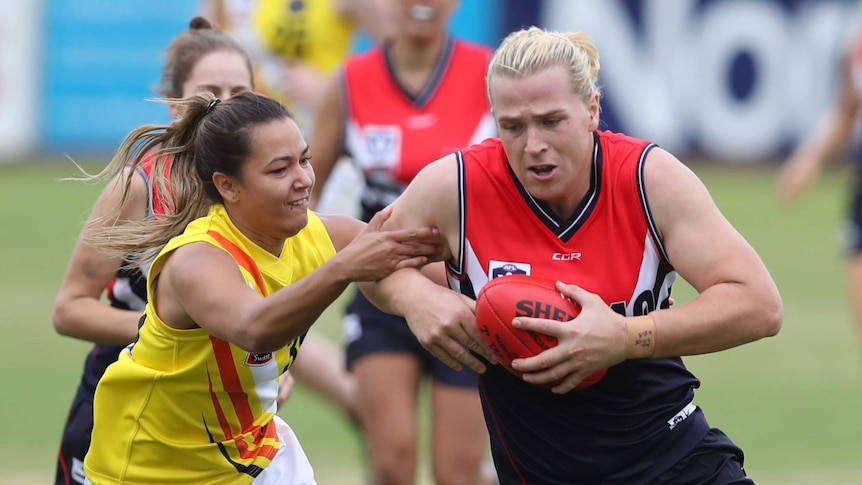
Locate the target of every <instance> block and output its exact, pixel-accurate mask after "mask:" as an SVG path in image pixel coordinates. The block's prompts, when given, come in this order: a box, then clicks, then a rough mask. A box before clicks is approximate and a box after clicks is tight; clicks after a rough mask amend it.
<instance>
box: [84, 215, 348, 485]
mask: <svg viewBox="0 0 862 485" xmlns="http://www.w3.org/2000/svg"><path fill="white" fill-rule="evenodd" d="M201 241H203V242H206V243H209V244H212V245H214V246H217V247H220V248H222V249H224V250H225V251H227V252H228V253H230V254H231V255H232V256H233V257H234V259H235V260H236V262H237V265H238V266H239V268H240V271H241V272H242V275H243V277H244V278H245V281H246V282H247V284H248V286H249V287H251V288H253V289H255V290H256V291H258V292H259V293H260V294H262V295H264V296H266V295H269V294H271V293H273V292H275V291H277V290H279V289H280V288H283V287H285V286H287V285H289V284H291V283H293V282H295V281H298V280H299V279H301V278H303V277H304V276H306V275H308V274H309V273H311V272H312V271H313V270H315V269H316V268H318V267H319V266H320V265H322V264H323V263H324V262H325V261H326V260H327V259H329V258H331V257H332V256H333V255H334V254H335V248H334V247H333V245H332V241H331V240H330V238H329V235H328V233H327V232H326V229H325V228H324V226H323V223H322V222H321V221H320V219H319V218H318V217H317V216H316V215H314V214H313V213H312V212H309V213H308V226H306V227H305V228H304V229H303V230H302V231H300V232H299V234H297V235H296V236H294V237H292V238H290V239H288V240H287V241H286V242H285V246H284V250H283V251H282V254H281V256H279V257H276V256H274V255H272V254H270V253H268V252H266V251H265V250H263V249H261V248H260V247H258V246H257V245H255V244H254V243H252V242H251V241H250V240H249V239H248V238H246V237H245V236H244V235H243V234H242V233H241V232H240V231H239V230H238V229H237V228H236V227H235V226H234V225H233V223H232V222H231V221H230V218H229V217H228V215H227V212H226V211H225V209H224V206H222V205H220V204H217V205H216V206H214V207H213V208H212V210H211V211H210V213H209V215H208V216H206V217H203V218H200V219H197V220H196V221H194V222H192V223H191V224H189V226H188V227H187V228H186V231H185V232H184V233H183V234H182V235H180V236H178V237H176V238H174V239H172V240H171V241H170V242H169V243H168V244H167V245H166V246H165V248H164V249H163V250H162V251H161V252H160V253H159V255H158V256H157V257H156V259H155V260H154V262H153V265H152V267H151V269H150V273H149V275H148V278H147V293H148V297H149V301H153V299H152V296H153V295H152V291H153V288H152V284H153V278H156V277H157V276H158V274H159V272H160V271H161V269H162V267H163V266H164V263H165V260H166V259H167V256H168V255H169V254H170V253H171V252H172V251H174V250H175V249H177V248H178V247H180V246H183V245H185V244H190V243H194V242H201ZM303 338H304V336H303V337H300V338H297V339H295V340H294V341H293V342H291V343H290V344H289V345H287V346H286V347H284V348H282V349H280V350H278V351H276V352H273V353H249V352H246V351H245V350H243V349H241V348H239V347H237V346H236V345H233V344H231V343H230V342H227V341H225V340H221V339H219V338H216V337H214V336H212V335H210V334H209V333H207V332H206V330H204V329H201V328H197V329H191V330H177V329H174V328H172V327H170V326H168V325H166V324H165V323H164V322H163V321H162V320H161V319H160V318H159V316H158V315H157V314H156V313H155V310H154V308H153V305H152V304H148V305H147V308H146V313H145V317H144V320H143V321H142V324H141V327H140V329H139V332H138V340H137V341H136V342H135V343H134V344H132V345H130V346H129V347H127V348H126V349H125V350H124V351H123V352H122V353H121V354H120V357H119V360H118V361H117V362H116V363H114V364H112V365H111V366H110V367H108V370H107V371H106V372H105V375H104V377H102V380H101V381H100V382H99V385H98V388H97V389H96V397H95V402H94V417H95V425H94V428H93V434H92V437H93V440H92V445H91V447H90V450H89V453H88V454H87V457H86V460H85V462H84V465H85V472H86V474H87V477H88V478H89V479H90V480H91V481H92V482H93V483H94V484H96V485H105V484H129V485H131V484H153V483H159V484H179V483H183V484H190V483H195V484H198V483H200V484H204V483H206V484H245V483H250V482H251V481H252V480H253V479H254V477H256V476H257V475H259V474H260V473H261V472H262V471H263V469H264V468H266V466H267V465H268V464H269V462H270V460H271V459H272V458H273V457H274V456H275V453H276V451H277V450H278V447H279V441H278V437H277V436H276V430H275V424H274V423H273V422H272V418H273V416H274V415H275V412H276V396H277V395H278V380H277V379H278V376H279V375H280V374H281V373H282V372H284V371H285V370H286V369H287V368H288V367H289V366H290V365H291V363H292V362H293V359H294V358H295V357H296V355H297V352H298V351H299V347H300V344H301V342H302V339H303Z"/></svg>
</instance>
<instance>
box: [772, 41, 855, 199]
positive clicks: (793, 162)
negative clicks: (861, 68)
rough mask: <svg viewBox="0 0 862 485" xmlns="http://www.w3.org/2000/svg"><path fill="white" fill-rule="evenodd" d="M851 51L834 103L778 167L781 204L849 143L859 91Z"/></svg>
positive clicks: (844, 59) (798, 192)
mask: <svg viewBox="0 0 862 485" xmlns="http://www.w3.org/2000/svg"><path fill="white" fill-rule="evenodd" d="M853 54H854V52H853V51H852V50H851V49H848V50H847V52H845V53H844V56H843V57H842V59H841V73H840V80H839V88H838V89H839V91H838V96H836V99H835V105H834V106H833V107H832V109H831V110H830V111H829V112H828V113H827V114H826V116H825V117H824V118H823V120H821V121H820V123H819V125H818V126H817V128H816V129H815V130H814V131H813V132H812V133H811V135H810V136H809V137H808V138H807V139H806V140H805V141H804V142H803V143H802V144H801V145H800V146H799V147H798V148H797V149H796V150H795V151H794V152H793V154H792V155H791V156H790V158H789V159H787V161H786V162H784V164H783V165H782V167H781V171H780V172H779V176H778V180H777V190H778V197H779V200H780V201H781V202H782V203H785V204H787V203H791V202H795V201H796V200H797V199H798V198H799V196H800V195H801V194H802V192H803V191H804V190H805V189H806V188H807V187H808V186H810V185H811V184H812V183H814V181H816V180H817V178H818V176H819V175H820V171H821V169H822V168H823V167H824V166H825V165H826V164H827V163H828V162H829V161H831V160H834V159H835V158H836V156H837V155H838V153H839V152H840V151H841V150H842V149H844V148H846V147H847V145H848V143H849V140H850V138H851V136H850V135H851V131H852V129H853V125H854V123H855V121H856V115H857V114H858V113H859V94H858V92H857V91H856V86H855V83H854V80H853V63H854V61H853V57H854V56H853Z"/></svg>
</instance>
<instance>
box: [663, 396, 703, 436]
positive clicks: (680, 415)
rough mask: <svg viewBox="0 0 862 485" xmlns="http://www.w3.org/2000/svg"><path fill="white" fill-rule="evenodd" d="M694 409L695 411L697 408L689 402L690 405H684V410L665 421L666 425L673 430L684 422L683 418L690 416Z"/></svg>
mask: <svg viewBox="0 0 862 485" xmlns="http://www.w3.org/2000/svg"><path fill="white" fill-rule="evenodd" d="M696 409H697V406H695V405H694V403H691V402H690V403H688V404H686V406H685V407H684V408H682V411H680V412H678V413H676V414H675V415H674V417H672V418H670V419H668V420H667V424H668V426H669V427H670V429H674V428H675V427H676V425H678V424H679V423H681V422H683V421H685V418H687V417H689V416H691V413H693V412H694V411H695V410H696Z"/></svg>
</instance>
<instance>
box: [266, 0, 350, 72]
mask: <svg viewBox="0 0 862 485" xmlns="http://www.w3.org/2000/svg"><path fill="white" fill-rule="evenodd" d="M252 22H253V24H254V28H255V30H256V31H257V34H258V36H259V39H260V42H261V43H262V44H263V45H264V47H266V48H268V49H270V50H271V51H272V52H274V53H276V54H278V55H279V56H281V57H284V58H298V59H301V60H303V61H305V62H308V63H309V64H311V65H312V66H314V67H316V68H318V69H320V70H322V71H326V72H329V71H332V70H333V69H335V68H336V67H338V65H339V64H340V63H341V61H342V60H344V58H345V57H346V56H347V54H348V51H349V49H350V41H351V36H352V34H353V25H351V23H350V22H349V21H348V20H346V19H344V18H342V17H341V16H340V15H339V14H338V11H337V10H336V6H335V5H334V0H259V1H258V2H257V5H256V6H255V7H254V12H253V14H252Z"/></svg>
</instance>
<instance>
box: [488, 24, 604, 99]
mask: <svg viewBox="0 0 862 485" xmlns="http://www.w3.org/2000/svg"><path fill="white" fill-rule="evenodd" d="M553 66H562V67H565V68H566V69H567V70H568V71H569V80H570V81H571V86H572V90H573V92H574V93H576V94H578V95H580V96H582V97H583V98H584V99H587V98H589V97H590V96H592V95H593V93H597V94H601V90H600V89H599V86H598V77H599V50H598V49H597V48H596V45H595V44H594V43H593V40H592V38H590V36H589V35H587V34H586V33H584V32H568V33H564V32H552V31H548V30H544V29H540V28H538V27H529V28H526V29H521V30H518V31H516V32H512V33H511V34H509V35H507V36H506V38H505V39H503V42H502V43H501V44H500V47H498V48H497V50H496V52H494V57H492V58H491V63H490V65H489V66H488V76H487V80H486V81H487V88H488V99H489V100H490V99H491V79H493V77H494V76H503V77H524V76H529V75H532V74H535V73H537V72H540V71H543V70H545V69H548V68H550V67H553Z"/></svg>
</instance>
